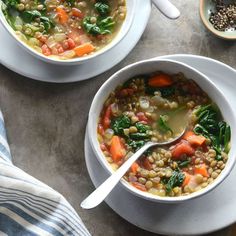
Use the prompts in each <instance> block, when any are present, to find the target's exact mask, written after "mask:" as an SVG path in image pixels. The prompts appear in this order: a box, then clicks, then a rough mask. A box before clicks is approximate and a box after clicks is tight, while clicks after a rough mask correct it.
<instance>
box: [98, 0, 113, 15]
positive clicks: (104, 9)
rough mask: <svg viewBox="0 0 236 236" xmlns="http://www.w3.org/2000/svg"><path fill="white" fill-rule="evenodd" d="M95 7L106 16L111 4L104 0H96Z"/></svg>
mask: <svg viewBox="0 0 236 236" xmlns="http://www.w3.org/2000/svg"><path fill="white" fill-rule="evenodd" d="M94 7H95V9H96V10H97V12H98V13H99V14H100V15H101V16H106V15H108V14H109V12H110V6H109V5H108V4H107V3H105V2H104V1H102V2H96V3H95V5H94Z"/></svg>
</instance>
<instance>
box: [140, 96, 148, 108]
mask: <svg viewBox="0 0 236 236" xmlns="http://www.w3.org/2000/svg"><path fill="white" fill-rule="evenodd" d="M139 104H140V107H141V108H142V109H148V108H149V105H150V102H149V99H148V98H147V97H140V98H139Z"/></svg>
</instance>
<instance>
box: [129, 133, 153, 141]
mask: <svg viewBox="0 0 236 236" xmlns="http://www.w3.org/2000/svg"><path fill="white" fill-rule="evenodd" d="M129 137H130V138H131V139H134V140H145V139H148V138H149V135H148V134H146V133H131V134H129Z"/></svg>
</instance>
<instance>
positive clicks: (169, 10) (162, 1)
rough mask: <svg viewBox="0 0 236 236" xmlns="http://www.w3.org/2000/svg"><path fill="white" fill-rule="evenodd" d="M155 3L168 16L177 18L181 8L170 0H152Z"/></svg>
mask: <svg viewBox="0 0 236 236" xmlns="http://www.w3.org/2000/svg"><path fill="white" fill-rule="evenodd" d="M152 2H153V4H154V5H155V6H156V7H157V8H158V9H159V10H160V11H161V12H162V13H163V14H164V15H165V16H166V17H168V18H170V19H177V18H178V17H179V16H180V12H179V10H178V9H177V8H176V7H175V6H174V5H173V4H172V3H171V2H169V1H168V0H152Z"/></svg>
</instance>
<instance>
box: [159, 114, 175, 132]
mask: <svg viewBox="0 0 236 236" xmlns="http://www.w3.org/2000/svg"><path fill="white" fill-rule="evenodd" d="M157 123H158V126H159V128H160V130H161V131H162V132H164V133H166V132H167V131H170V132H171V133H173V131H172V129H171V128H170V127H169V126H168V124H167V121H166V117H165V116H164V115H160V118H159V119H158V121H157Z"/></svg>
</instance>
